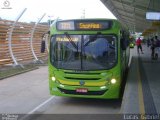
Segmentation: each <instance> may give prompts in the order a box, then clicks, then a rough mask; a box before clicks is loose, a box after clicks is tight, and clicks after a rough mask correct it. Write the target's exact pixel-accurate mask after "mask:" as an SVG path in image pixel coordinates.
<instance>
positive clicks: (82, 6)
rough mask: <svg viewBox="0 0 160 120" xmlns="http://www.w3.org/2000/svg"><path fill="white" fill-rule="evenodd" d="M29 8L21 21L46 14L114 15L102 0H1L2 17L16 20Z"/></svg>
mask: <svg viewBox="0 0 160 120" xmlns="http://www.w3.org/2000/svg"><path fill="white" fill-rule="evenodd" d="M24 8H27V10H26V11H25V12H24V14H23V15H22V17H21V18H20V20H19V21H21V22H31V21H32V22H37V21H38V19H40V18H41V17H42V16H43V14H45V16H44V18H43V19H42V22H43V21H44V22H45V21H47V20H48V19H56V18H59V19H79V18H82V16H85V18H112V19H116V18H115V17H114V15H113V14H112V13H111V12H110V11H109V10H108V9H107V8H106V7H105V6H104V5H103V3H102V2H101V1H100V0H0V17H1V18H2V19H7V20H15V19H16V18H17V17H18V16H19V14H20V13H21V12H22V11H23V10H24Z"/></svg>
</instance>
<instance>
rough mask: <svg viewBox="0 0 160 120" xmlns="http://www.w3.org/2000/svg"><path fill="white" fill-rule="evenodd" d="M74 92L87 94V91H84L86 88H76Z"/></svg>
mask: <svg viewBox="0 0 160 120" xmlns="http://www.w3.org/2000/svg"><path fill="white" fill-rule="evenodd" d="M76 92H78V93H87V92H88V89H86V88H77V89H76Z"/></svg>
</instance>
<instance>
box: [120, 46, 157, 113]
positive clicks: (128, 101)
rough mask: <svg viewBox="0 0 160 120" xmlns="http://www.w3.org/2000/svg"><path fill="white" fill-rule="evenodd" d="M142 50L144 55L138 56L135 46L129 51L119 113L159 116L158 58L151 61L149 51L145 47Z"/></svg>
mask: <svg viewBox="0 0 160 120" xmlns="http://www.w3.org/2000/svg"><path fill="white" fill-rule="evenodd" d="M143 50H144V54H138V53H137V47H136V46H135V48H134V49H131V53H132V61H131V65H130V70H129V74H128V79H127V83H126V87H125V93H124V97H123V103H122V107H121V113H126V114H160V87H159V86H160V72H159V70H160V58H159V59H158V60H151V50H150V48H148V47H147V46H146V45H143ZM159 55H160V54H159Z"/></svg>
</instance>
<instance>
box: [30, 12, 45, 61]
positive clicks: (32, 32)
mask: <svg viewBox="0 0 160 120" xmlns="http://www.w3.org/2000/svg"><path fill="white" fill-rule="evenodd" d="M45 15H46V14H43V16H42V17H41V18H40V19H39V20H38V21H37V23H36V24H35V25H34V27H33V29H32V31H31V37H30V47H31V51H32V55H33V57H34V58H35V61H39V60H38V58H37V56H36V54H35V52H34V49H33V35H34V32H35V29H36V27H37V25H38V23H39V22H40V21H41V20H42V19H43V17H44V16H45Z"/></svg>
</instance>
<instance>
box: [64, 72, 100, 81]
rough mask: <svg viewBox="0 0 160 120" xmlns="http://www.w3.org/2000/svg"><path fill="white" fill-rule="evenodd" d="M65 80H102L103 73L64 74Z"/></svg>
mask: <svg viewBox="0 0 160 120" xmlns="http://www.w3.org/2000/svg"><path fill="white" fill-rule="evenodd" d="M64 73H65V76H64V78H65V79H69V80H99V79H101V78H102V76H101V75H100V74H101V73H87V72H64Z"/></svg>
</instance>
